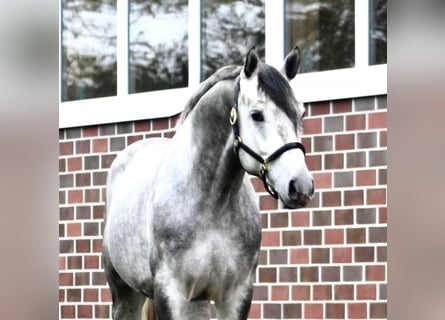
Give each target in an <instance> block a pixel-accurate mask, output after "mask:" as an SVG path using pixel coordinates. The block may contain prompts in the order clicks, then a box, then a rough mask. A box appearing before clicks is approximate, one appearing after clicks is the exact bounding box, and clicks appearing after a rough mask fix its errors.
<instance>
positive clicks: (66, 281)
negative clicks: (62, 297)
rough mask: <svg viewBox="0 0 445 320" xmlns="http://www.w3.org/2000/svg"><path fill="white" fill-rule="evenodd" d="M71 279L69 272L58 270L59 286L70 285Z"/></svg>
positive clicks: (71, 283)
mask: <svg viewBox="0 0 445 320" xmlns="http://www.w3.org/2000/svg"><path fill="white" fill-rule="evenodd" d="M73 279H74V277H73V274H72V273H71V272H59V286H72V285H73Z"/></svg>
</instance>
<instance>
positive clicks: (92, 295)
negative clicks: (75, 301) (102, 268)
mask: <svg viewBox="0 0 445 320" xmlns="http://www.w3.org/2000/svg"><path fill="white" fill-rule="evenodd" d="M83 299H84V301H85V302H97V301H99V290H98V289H84V291H83Z"/></svg>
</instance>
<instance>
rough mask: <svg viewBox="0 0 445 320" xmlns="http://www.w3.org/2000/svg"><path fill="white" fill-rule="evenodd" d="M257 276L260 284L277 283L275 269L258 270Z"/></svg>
mask: <svg viewBox="0 0 445 320" xmlns="http://www.w3.org/2000/svg"><path fill="white" fill-rule="evenodd" d="M258 275H259V281H260V282H273V283H275V282H277V269H276V268H258Z"/></svg>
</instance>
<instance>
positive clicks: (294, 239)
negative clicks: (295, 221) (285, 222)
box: [283, 230, 301, 246]
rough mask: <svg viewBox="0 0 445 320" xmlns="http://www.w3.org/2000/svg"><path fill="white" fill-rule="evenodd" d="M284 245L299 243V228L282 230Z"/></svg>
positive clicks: (296, 244)
mask: <svg viewBox="0 0 445 320" xmlns="http://www.w3.org/2000/svg"><path fill="white" fill-rule="evenodd" d="M283 245H284V246H298V245H301V230H292V231H283Z"/></svg>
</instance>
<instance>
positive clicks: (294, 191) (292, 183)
mask: <svg viewBox="0 0 445 320" xmlns="http://www.w3.org/2000/svg"><path fill="white" fill-rule="evenodd" d="M295 184H296V180H291V181H290V182H289V196H290V197H291V198H292V197H293V196H295V195H297V188H295Z"/></svg>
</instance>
